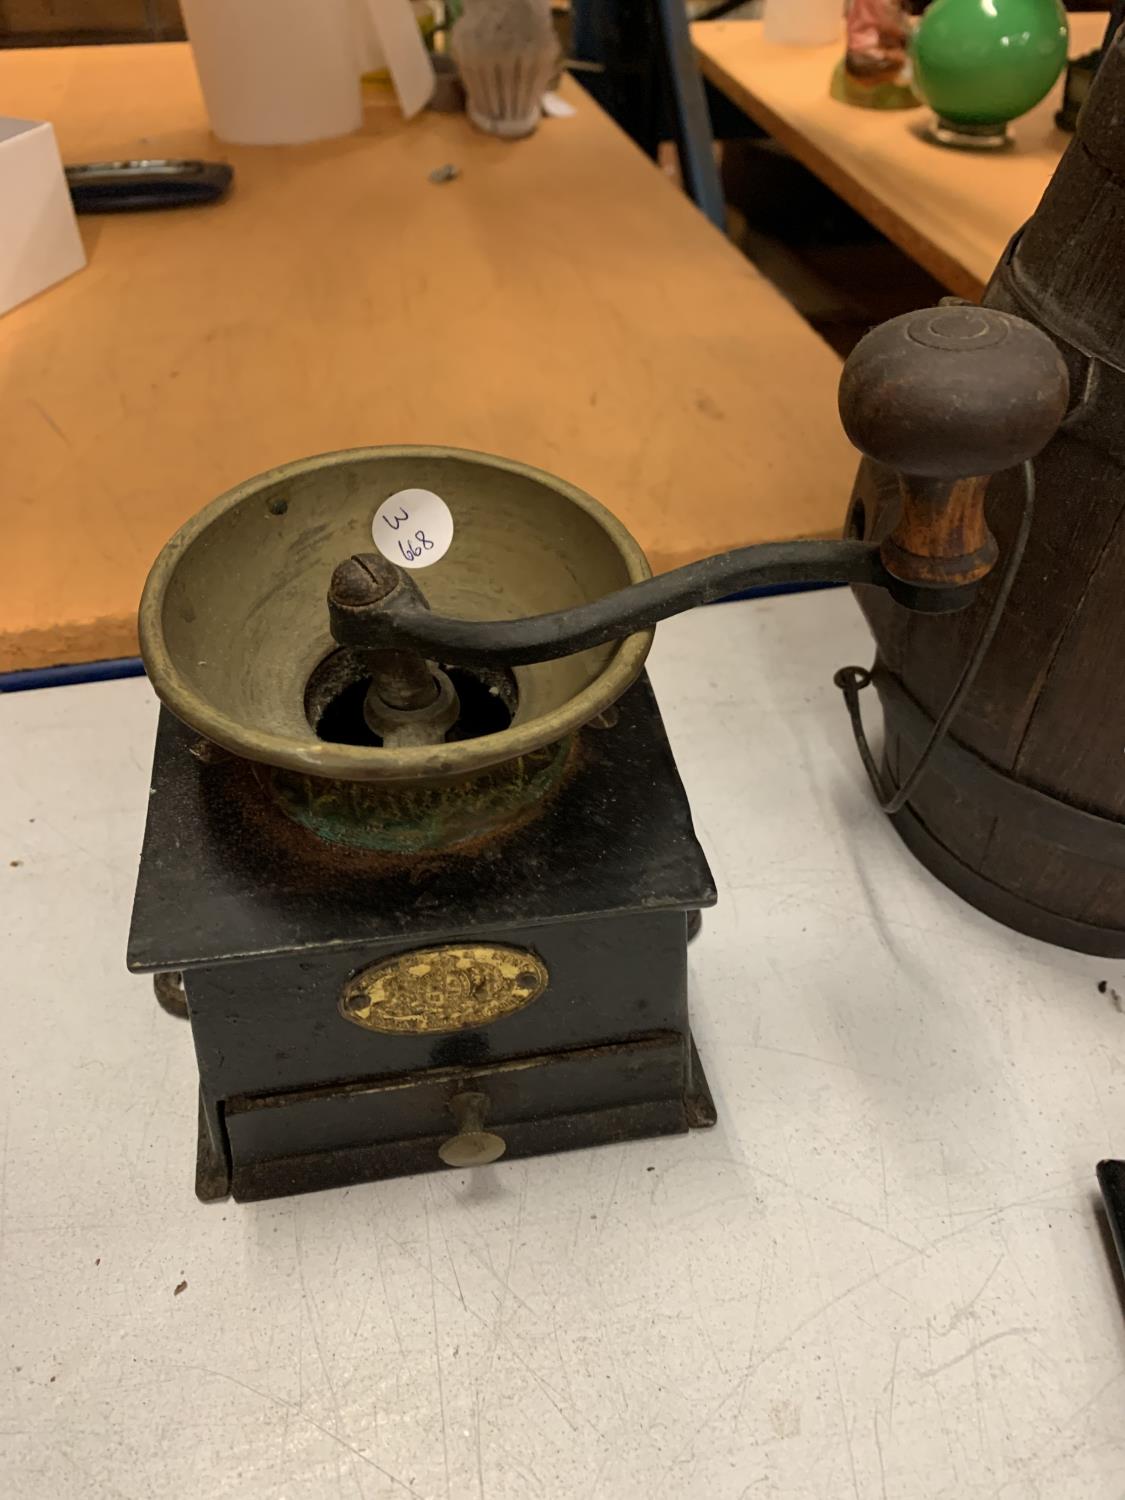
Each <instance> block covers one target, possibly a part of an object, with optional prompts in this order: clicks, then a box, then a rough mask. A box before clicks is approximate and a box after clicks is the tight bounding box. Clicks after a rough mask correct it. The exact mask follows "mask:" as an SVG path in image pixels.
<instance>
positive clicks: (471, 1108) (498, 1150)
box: [438, 1092, 507, 1167]
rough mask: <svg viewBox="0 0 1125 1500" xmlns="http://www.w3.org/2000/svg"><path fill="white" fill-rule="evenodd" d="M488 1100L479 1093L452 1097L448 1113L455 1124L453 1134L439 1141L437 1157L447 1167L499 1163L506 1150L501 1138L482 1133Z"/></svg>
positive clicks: (480, 1165)
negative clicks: (455, 1127) (454, 1132)
mask: <svg viewBox="0 0 1125 1500" xmlns="http://www.w3.org/2000/svg"><path fill="white" fill-rule="evenodd" d="M487 1109H488V1098H487V1096H486V1095H484V1094H480V1093H473V1092H469V1093H464V1094H454V1096H453V1098H452V1099H451V1100H450V1101H449V1112H450V1114H451V1115H452V1116H453V1118H454V1119H455V1120H456V1121H457V1134H456V1135H451V1136H450V1137H449V1139H448V1140H447V1141H442V1143H441V1145H440V1146H439V1147H438V1155H439V1156H440V1157H441V1159H442V1161H443V1162H444V1163H445V1165H446V1166H447V1167H484V1166H487V1165H488V1163H489V1162H490V1161H499V1159H500V1157H502V1156H503V1155H504V1152H505V1150H506V1149H507V1146H506V1143H505V1141H504V1139H503V1138H502V1137H501V1136H498V1135H494V1134H493V1132H492V1131H491V1130H485V1128H484V1117H485V1113H486V1111H487Z"/></svg>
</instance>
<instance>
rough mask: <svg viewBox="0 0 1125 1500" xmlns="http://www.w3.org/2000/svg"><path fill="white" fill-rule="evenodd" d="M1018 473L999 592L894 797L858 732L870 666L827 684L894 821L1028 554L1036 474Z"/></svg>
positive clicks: (949, 719)
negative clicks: (1018, 506)
mask: <svg viewBox="0 0 1125 1500" xmlns="http://www.w3.org/2000/svg"><path fill="white" fill-rule="evenodd" d="M1022 472H1023V493H1024V499H1023V514H1022V516H1021V517H1020V524H1019V530H1018V531H1017V533H1016V538H1015V541H1014V542H1013V544H1012V548H1011V551H1010V552H1009V554H1008V562H1007V566H1006V567H1005V569H1004V573H1003V576H1002V577H1001V579H1000V586H999V588H998V589H997V590H996V597H995V599H993V601H992V607H991V609H990V610H989V611H988V615H987V617H986V619H985V622H984V624H983V625H982V626H981V630H980V634H979V635H978V636H977V639H976V643H975V644H974V646H973V649H972V651H971V653H970V655H969V658H968V660H967V661H966V662H965V665H964V667H963V668H962V669H961V675H960V677H959V678H958V679H957V683H956V685H955V687H954V689H953V691H952V692H951V693H950V695H949V697H948V699H947V700H946V704H945V707H944V708H943V709H942V711H941V713H940V714H939V716H938V718H937V721H936V723H935V724H934V727H933V729H932V730H931V731H930V737H929V739H928V740H927V741H926V744H925V746H924V747H923V749H922V751H921V753H920V754H919V756H918V759H917V760H916V761H915V762H914V766H913V768H912V770H911V772H910V775H909V776H907V778H906V780H905V781H903V782H902V783H901V785H900V786H899V787H898V790H897V791H895V792H892V793H890V794H888V792H887V790H886V787H885V786H884V785H883V778H882V776H881V775H880V774H879V767H878V766H877V765H876V764H875V757H874V755H873V754H872V753H871V746H870V744H869V743H868V740H867V734H866V732H865V731H864V728H863V714H862V710H861V709H860V704H859V695H860V693H861V692H862V690H863V689H864V688H865V687H868V686H869V685H870V683H871V682H872V680H873V678H874V674H875V668H874V666H872V668H871V669H870V670H868V668H866V667H841V668H840V670H839V671H838V672H837V673H836V674H835V676H834V677H833V679H832V681H833V682H834V683H835V684H836V686H837V687H838V688H839V689H840V691H841V692H842V693H843V695H844V703H845V705H846V706H847V710H848V717H849V718H850V719H851V721H852V733H853V734H854V735H855V743H856V748H857V749H858V750H859V756H860V759H861V760H862V761H863V768H864V770H865V771H866V772H867V779H868V781H870V783H871V788H872V790H873V791H874V793H875V796H876V798H877V799H878V802H879V806H880V808H881V809H882V811H883V812H885V813H887V814H888V816H893V815H894V814H895V813H897V812H900V811H901V810H902V808H904V807H905V806H906V804H907V803H908V802H909V801H910V799H911V797H912V796H913V795H914V792H915V790H916V789H917V787H918V783H919V782H920V781H921V780H922V778H923V776H924V775H925V774H926V771H927V770H928V769H929V766H930V762H931V761H932V760H933V757H934V755H935V754H936V752H937V751H938V750H939V749H940V748H941V745H942V743H943V742H944V740H945V738H946V736H947V735H948V733H949V726H950V725H951V724H952V723H953V720H954V719H955V718H956V717H957V715H958V713H959V712H960V710H961V706H962V704H963V703H964V701H965V699H966V697H967V696H968V693H969V690H970V688H971V687H972V685H973V683H974V682H975V680H976V676H977V673H978V671H979V670H980V667H981V664H982V662H983V661H984V658H985V657H986V656H987V655H988V648H989V646H990V645H991V644H992V638H993V636H994V635H995V634H996V631H997V628H998V626H999V624H1000V619H1001V616H1002V615H1003V613H1004V607H1005V605H1006V604H1007V602H1008V595H1009V594H1010V593H1011V591H1012V585H1013V584H1014V583H1015V581H1016V574H1017V573H1018V571H1019V567H1020V563H1021V562H1022V561H1023V554H1024V551H1025V550H1026V548H1027V539H1028V537H1029V536H1030V534H1031V521H1032V517H1033V515H1034V512H1035V470H1034V469H1033V467H1032V464H1031V461H1030V459H1028V460H1026V461H1025V462H1024V464H1023V465H1022Z"/></svg>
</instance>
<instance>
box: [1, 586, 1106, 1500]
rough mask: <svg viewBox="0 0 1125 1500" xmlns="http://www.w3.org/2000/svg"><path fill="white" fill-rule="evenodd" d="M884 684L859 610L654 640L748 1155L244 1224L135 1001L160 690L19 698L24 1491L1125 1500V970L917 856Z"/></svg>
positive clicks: (162, 1027)
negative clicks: (195, 1187)
mask: <svg viewBox="0 0 1125 1500" xmlns="http://www.w3.org/2000/svg"><path fill="white" fill-rule="evenodd" d="M868 649H869V648H868V643H867V638H866V635H865V631H864V629H863V627H862V625H861V623H860V621H859V618H858V615H857V613H856V612H855V610H854V607H853V605H852V604H851V602H850V600H849V599H848V597H847V596H846V594H844V593H839V592H837V593H831V594H816V595H805V596H798V597H796V598H788V599H781V600H772V601H767V602H763V603H758V604H755V605H745V604H743V605H729V606H723V607H721V608H716V609H711V610H705V611H702V612H700V613H697V614H696V615H694V616H693V617H691V618H689V619H685V620H681V621H677V622H674V623H671V624H669V625H666V626H662V627H661V630H660V633H659V642H658V649H657V652H656V655H655V658H654V662H653V675H654V678H655V681H656V685H657V688H658V691H659V693H660V696H661V700H662V703H663V705H664V710H665V714H666V716H667V719H668V722H669V726H670V729H671V732H672V736H673V740H674V743H675V747H676V751H677V755H678V758H679V761H680V765H681V769H682V772H683V775H684V779H685V782H686V783H687V785H688V787H689V789H690V792H691V797H692V802H693V804H694V808H695V812H696V818H697V824H698V828H699V832H700V835H701V837H702V839H703V842H704V844H705V845H706V847H707V849H708V852H709V854H710V857H711V859H712V862H713V865H714V871H715V875H716V877H717V880H718V883H719V886H720V889H721V892H722V898H721V905H720V906H719V908H718V910H717V911H716V912H715V913H713V914H711V915H709V917H708V919H707V924H706V926H705V929H704V934H703V937H702V938H701V940H700V941H699V943H698V944H697V945H696V946H695V947H694V948H693V950H692V960H691V969H692V992H693V1000H694V1013H695V1028H696V1035H697V1038H698V1041H699V1046H700V1050H701V1052H702V1055H703V1058H704V1061H705V1064H706V1068H707V1072H708V1075H709V1078H710V1081H711V1085H712V1087H713V1089H714V1092H715V1095H716V1099H717V1103H718V1107H719V1125H718V1128H717V1129H716V1130H714V1131H712V1132H710V1133H696V1134H693V1135H691V1136H688V1137H684V1138H680V1139H673V1140H658V1141H646V1142H639V1143H635V1144H630V1145H627V1146H623V1147H607V1148H603V1149H601V1150H595V1151H585V1152H580V1153H575V1154H572V1155H568V1156H560V1157H555V1158H545V1159H539V1160H532V1161H519V1162H512V1163H509V1164H503V1163H501V1164H499V1165H498V1166H496V1167H492V1168H487V1169H484V1170H482V1171H481V1172H480V1173H479V1174H478V1175H473V1174H462V1173H455V1172H449V1173H443V1174H442V1175H434V1176H428V1177H418V1178H414V1179H405V1180H400V1181H396V1182H388V1183H381V1184H376V1185H374V1186H367V1187H361V1188H353V1189H351V1190H349V1191H346V1192H344V1191H340V1192H330V1193H321V1194H317V1195H314V1196H311V1197H306V1198H299V1199H294V1200H291V1201H287V1202H274V1203H267V1204H261V1205H255V1206H250V1207H238V1206H235V1205H233V1204H223V1205H212V1206H210V1207H203V1206H202V1205H200V1204H199V1203H197V1202H196V1200H195V1198H194V1197H193V1195H192V1187H191V1182H192V1164H193V1163H192V1158H193V1152H194V1134H195V1070H194V1066H193V1062H192V1055H191V1047H190V1041H189V1037H188V1033H187V1029H186V1027H184V1026H183V1025H182V1024H181V1023H178V1022H176V1021H174V1020H172V1019H171V1018H170V1017H168V1016H166V1015H164V1014H163V1012H161V1011H160V1010H158V1008H157V1007H156V1005H155V1004H154V1003H153V1001H152V999H151V992H150V986H149V982H148V981H146V980H142V979H138V978H132V977H130V976H129V975H127V974H126V973H125V971H124V967H123V957H122V954H123V950H124V946H125V933H126V925H127V921H128V912H129V905H130V901H131V897H132V889H133V878H134V870H135V865H136V856H137V850H138V846H139V841H140V835H141V825H142V816H143V811H144V802H145V794H146V779H147V771H148V762H149V754H150V741H151V733H152V728H153V724H154V720H155V712H154V706H153V702H152V700H151V698H150V695H149V691H148V688H147V685H146V684H145V683H143V682H137V681H134V682H126V683H115V684H102V685H97V686H91V687H78V688H66V689H55V690H53V691H49V692H44V693H34V694H32V693H27V694H22V695H13V696H9V697H3V698H0V805H2V815H0V908H2V916H0V930H2V931H3V934H4V945H3V961H2V964H0V987H2V989H3V992H4V1003H3V1006H2V1007H0V1025H2V1028H3V1029H2V1050H0V1060H2V1062H0V1065H2V1068H3V1076H4V1078H5V1093H6V1100H5V1110H4V1115H5V1120H4V1158H3V1162H4V1174H3V1189H2V1198H0V1234H2V1250H3V1272H2V1284H0V1315H2V1318H3V1347H4V1360H3V1362H2V1369H0V1380H2V1387H0V1388H2V1391H3V1396H2V1410H0V1431H2V1434H3V1437H2V1447H0V1475H2V1476H3V1478H2V1479H0V1492H3V1493H4V1494H5V1495H8V1494H10V1495H12V1496H13V1497H17V1496H18V1497H19V1500H56V1497H67V1500H88V1497H89V1500H93V1497H99V1500H100V1497H103V1496H106V1497H110V1496H113V1497H121V1496H125V1497H129V1500H158V1497H174V1500H195V1497H200V1500H215V1497H237V1500H325V1497H330V1500H335V1497H346V1500H373V1497H383V1496H386V1497H388V1500H397V1497H401V1496H404V1495H414V1496H418V1497H423V1500H450V1497H454V1500H463V1497H464V1500H475V1497H480V1500H485V1497H488V1500H535V1497H547V1500H587V1497H607V1500H608V1497H612V1500H634V1497H637V1500H652V1497H695V1496H699V1497H703V1500H738V1497H748V1500H759V1497H766V1496H784V1497H786V1500H814V1497H815V1500H823V1497H831V1500H851V1497H858V1500H920V1497H926V1500H986V1497H996V1500H1039V1497H1042V1500H1048V1497H1049V1500H1110V1497H1113V1500H1118V1497H1121V1496H1125V1420H1123V1415H1125V1412H1123V1408H1125V1315H1123V1312H1122V1308H1121V1305H1120V1303H1119V1300H1118V1295H1117V1290H1116V1284H1115V1281H1114V1277H1113V1274H1112V1273H1111V1269H1110V1260H1109V1258H1108V1256H1107V1253H1106V1249H1105V1246H1104V1244H1103V1242H1102V1240H1101V1238H1100V1235H1099V1231H1098V1227H1097V1223H1096V1219H1095V1214H1094V1202H1095V1199H1094V1178H1093V1167H1094V1163H1095V1161H1096V1160H1097V1159H1098V1158H1099V1157H1100V1156H1102V1155H1106V1154H1112V1153H1116V1154H1119V1155H1120V1154H1122V1153H1125V1015H1123V1014H1121V1013H1120V1011H1119V1010H1118V1009H1117V1006H1116V1005H1115V1003H1114V1001H1113V997H1112V995H1111V994H1109V993H1107V994H1104V995H1103V994H1099V992H1098V990H1097V987H1096V986H1097V982H1098V981H1099V980H1100V979H1106V980H1108V982H1109V984H1110V986H1111V987H1116V988H1117V989H1118V990H1120V991H1121V992H1122V993H1123V994H1125V972H1123V970H1125V966H1122V965H1114V964H1110V963H1107V962H1105V961H1100V960H1094V959H1087V958H1083V957H1079V956H1076V955H1074V954H1067V953H1064V952H1061V951H1057V950H1054V949H1051V948H1048V947H1046V946H1043V945H1041V944H1037V943H1034V942H1031V941H1029V940H1026V939H1022V938H1019V937H1016V936H1014V935H1012V934H1010V933H1008V932H1007V931H1005V930H1004V929H1003V928H1001V927H999V926H997V925H995V924H993V923H992V922H990V921H989V920H987V919H986V918H984V917H982V916H979V915H978V914H977V913H975V912H974V911H972V910H971V909H970V908H969V907H967V906H965V905H963V904H961V903H960V902H959V901H957V900H956V899H955V898H954V897H952V896H950V895H949V894H947V893H946V892H945V891H944V890H943V889H942V888H941V887H939V886H938V885H937V884H936V883H935V882H934V881H933V880H931V879H930V878H929V877H928V876H927V875H926V874H925V873H924V872H923V871H922V870H921V869H920V868H919V867H918V866H917V865H915V864H914V863H913V861H912V859H911V857H910V856H909V855H908V854H907V852H906V851H905V849H904V848H903V847H902V846H901V845H900V844H899V843H898V841H897V839H896V837H895V836H894V834H893V833H892V832H891V831H890V830H889V829H888V828H887V827H886V826H885V824H884V823H882V822H881V821H880V818H879V816H878V815H877V814H876V813H875V812H874V811H873V809H872V806H871V803H870V801H869V799H868V796H867V793H866V790H865V787H864V785H863V782H862V779H861V774H860V771H859V768H858V765H857V762H856V757H855V754H854V751H853V749H852V746H851V743H850V739H849V736H848V732H847V727H846V724H845V720H844V714H843V709H842V707H841V705H840V703H839V701H838V699H837V695H836V692H835V690H834V689H833V688H832V687H831V685H830V677H831V672H832V669H833V668H834V667H836V666H838V665H840V664H841V663H843V662H844V661H848V660H858V661H861V662H862V661H865V660H866V659H867V656H868ZM868 711H869V712H870V711H871V710H870V706H869V709H868ZM13 860H16V861H19V863H18V865H15V866H12V865H10V863H9V861H13ZM181 1281H186V1283H187V1286H186V1288H185V1289H184V1290H183V1291H182V1292H181V1293H180V1294H179V1295H174V1288H175V1287H176V1286H177V1285H178V1284H179V1283H180V1282H181Z"/></svg>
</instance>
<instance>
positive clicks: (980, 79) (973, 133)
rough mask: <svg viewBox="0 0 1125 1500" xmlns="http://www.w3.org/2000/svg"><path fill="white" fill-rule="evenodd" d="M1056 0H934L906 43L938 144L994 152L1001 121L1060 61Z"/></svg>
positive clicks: (1003, 129)
mask: <svg viewBox="0 0 1125 1500" xmlns="http://www.w3.org/2000/svg"><path fill="white" fill-rule="evenodd" d="M1068 39H1069V27H1068V25H1067V19H1066V12H1065V11H1064V10H1063V8H1062V6H1061V5H1060V4H1059V0H934V4H933V5H931V6H930V8H929V9H928V10H927V11H926V14H925V16H924V17H923V18H922V23H921V25H920V26H919V27H918V30H917V33H916V35H915V37H914V42H913V48H912V52H913V60H914V77H915V83H916V86H917V89H918V92H919V94H920V95H921V96H922V98H923V99H924V100H925V101H926V103H927V104H928V105H930V107H931V108H932V109H933V111H934V114H935V116H936V118H935V120H934V123H933V125H932V126H931V128H930V131H929V137H930V139H931V140H933V141H935V142H936V143H937V144H938V145H941V146H961V147H971V148H973V149H976V150H981V149H984V150H996V149H997V148H1002V147H1004V146H1007V145H1008V144H1009V143H1010V137H1009V135H1008V128H1007V127H1008V121H1009V120H1014V119H1016V118H1017V116H1019V115H1023V114H1026V113H1027V111H1028V110H1029V109H1031V108H1032V107H1033V106H1034V105H1036V104H1038V103H1039V101H1040V99H1042V98H1043V97H1044V95H1046V94H1047V93H1048V92H1049V90H1050V89H1051V87H1052V85H1053V84H1054V82H1055V80H1056V79H1057V78H1058V76H1059V74H1060V73H1061V72H1062V69H1063V67H1064V66H1065V64H1066V49H1067V42H1068Z"/></svg>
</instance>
